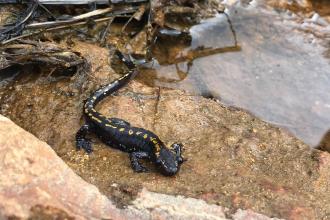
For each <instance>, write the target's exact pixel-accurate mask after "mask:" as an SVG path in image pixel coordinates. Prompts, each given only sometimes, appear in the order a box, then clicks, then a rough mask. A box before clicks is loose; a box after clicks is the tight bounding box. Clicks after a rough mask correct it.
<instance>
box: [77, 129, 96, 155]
mask: <svg viewBox="0 0 330 220" xmlns="http://www.w3.org/2000/svg"><path fill="white" fill-rule="evenodd" d="M89 132H90V126H89V125H88V124H84V125H83V126H81V128H80V129H79V131H78V132H77V134H76V146H77V149H78V150H80V149H81V148H82V149H84V150H85V151H86V152H87V153H91V152H92V151H93V149H92V144H91V142H90V139H88V138H86V136H87V134H88V133H89Z"/></svg>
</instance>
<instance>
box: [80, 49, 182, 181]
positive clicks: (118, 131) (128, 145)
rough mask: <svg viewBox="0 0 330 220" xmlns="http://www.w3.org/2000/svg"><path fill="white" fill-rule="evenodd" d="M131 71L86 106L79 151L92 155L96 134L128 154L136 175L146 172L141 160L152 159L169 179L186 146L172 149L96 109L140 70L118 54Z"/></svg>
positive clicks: (102, 88)
mask: <svg viewBox="0 0 330 220" xmlns="http://www.w3.org/2000/svg"><path fill="white" fill-rule="evenodd" d="M115 54H116V55H117V56H118V57H119V59H121V61H122V62H123V63H124V64H125V65H126V66H127V67H128V69H129V71H128V72H127V73H126V74H125V75H123V76H122V77H120V78H119V79H117V80H115V81H113V82H111V83H110V84H108V85H105V86H103V87H101V88H99V89H98V90H96V91H95V92H94V93H93V94H92V95H91V97H90V98H88V99H87V100H86V102H85V105H84V115H85V124H84V125H83V126H82V127H81V128H80V129H79V131H78V132H77V134H76V145H77V149H81V148H83V149H84V150H85V151H86V152H87V153H91V152H92V145H91V142H90V139H88V138H87V137H86V136H87V135H88V134H89V133H94V134H96V135H97V136H98V137H99V138H100V139H101V140H102V142H104V143H105V144H107V145H109V146H111V147H114V148H117V149H119V150H122V151H124V152H128V153H129V154H130V161H131V166H132V168H133V170H134V171H136V172H146V171H147V169H146V168H145V167H144V166H142V165H141V163H140V161H139V160H140V159H148V160H150V161H152V162H154V163H155V165H156V166H157V168H158V169H159V170H160V172H161V173H162V174H164V175H166V176H172V175H174V174H176V173H177V172H178V171H179V169H180V165H181V164H182V162H183V158H182V156H181V148H182V145H181V144H178V143H174V144H172V146H171V147H170V148H168V147H166V146H165V144H164V143H163V142H162V141H161V140H160V139H159V137H158V136H157V135H156V134H154V133H153V132H151V131H148V130H146V129H143V128H138V127H132V126H131V125H130V123H128V122H127V121H124V120H122V119H119V118H107V117H105V116H104V115H102V114H100V113H99V112H97V111H96V110H95V106H96V105H97V103H99V102H100V101H101V100H102V99H103V98H105V97H106V96H109V95H110V94H112V93H114V92H115V91H117V90H118V89H120V88H122V87H123V86H125V85H126V84H127V83H128V82H129V81H130V80H131V79H132V78H133V77H134V76H135V75H136V74H137V70H136V66H135V64H134V62H133V61H132V59H131V58H130V57H128V56H124V55H123V54H122V53H121V52H119V51H116V53H115Z"/></svg>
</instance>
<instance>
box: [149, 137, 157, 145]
mask: <svg viewBox="0 0 330 220" xmlns="http://www.w3.org/2000/svg"><path fill="white" fill-rule="evenodd" d="M150 141H151V142H152V143H154V144H158V142H157V139H156V138H153V137H150Z"/></svg>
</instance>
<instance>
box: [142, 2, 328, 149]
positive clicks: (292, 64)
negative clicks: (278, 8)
mask: <svg viewBox="0 0 330 220" xmlns="http://www.w3.org/2000/svg"><path fill="white" fill-rule="evenodd" d="M229 14H230V17H231V21H232V25H233V27H234V29H235V30H236V34H237V38H238V43H239V44H240V45H241V48H242V50H241V51H239V50H238V49H237V47H236V45H235V39H234V38H233V35H232V32H231V29H230V26H229V24H228V22H227V19H226V17H225V16H224V15H219V16H217V17H216V18H213V19H211V20H208V21H206V22H204V23H202V24H200V25H197V26H195V27H193V28H192V29H191V39H190V40H189V41H184V40H183V42H181V43H180V44H178V43H177V41H176V42H175V43H176V45H175V44H174V41H173V44H172V43H171V41H170V40H169V41H165V40H164V42H160V43H159V44H158V45H160V46H158V47H159V48H155V50H154V52H155V55H156V58H157V59H158V61H159V63H157V64H155V65H154V66H153V68H151V69H148V70H145V71H144V74H142V75H144V76H146V75H148V76H150V79H151V81H152V83H153V84H154V85H157V86H165V87H171V88H180V89H184V90H189V91H192V92H194V93H197V94H202V95H206V96H212V97H217V98H220V99H221V100H222V102H224V103H225V104H228V105H232V106H237V107H241V108H244V109H247V110H249V111H251V112H252V113H253V114H255V115H257V116H258V117H260V118H262V119H263V120H265V121H268V122H271V123H274V124H276V125H279V126H282V127H286V128H288V129H289V130H290V131H291V132H292V133H293V134H295V135H296V136H297V137H299V138H300V139H302V140H304V141H305V142H306V143H308V144H310V145H311V146H315V145H317V144H318V142H319V141H320V139H321V138H322V136H323V134H324V133H325V132H326V131H327V130H328V129H329V128H330V95H329V94H330V86H329V85H330V68H329V67H330V65H329V60H327V59H326V58H324V57H323V56H322V51H321V50H320V49H319V48H318V46H317V45H316V44H314V43H313V41H309V40H308V39H306V38H304V37H303V35H302V33H299V32H295V31H294V30H292V29H291V28H289V27H288V26H286V25H285V21H283V19H282V18H281V17H280V16H277V15H273V14H272V15H271V14H268V13H267V14H266V13H265V12H261V11H259V10H255V9H245V8H235V9H232V10H231V11H230V12H229ZM187 42H189V45H188V43H187ZM212 48H218V49H219V50H220V51H218V52H220V53H217V52H215V53H212V54H213V55H210V56H204V55H207V53H208V52H210V51H211V50H212ZM221 48H222V49H221ZM233 48H235V49H234V50H232V49H233ZM200 49H202V50H200ZM205 49H206V50H205ZM207 50H210V51H207ZM196 51H197V52H201V51H207V53H206V54H201V56H198V55H196ZM202 55H203V56H204V57H203V56H202Z"/></svg>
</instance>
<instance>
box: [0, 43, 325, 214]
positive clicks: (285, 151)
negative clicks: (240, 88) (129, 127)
mask: <svg viewBox="0 0 330 220" xmlns="http://www.w3.org/2000/svg"><path fill="white" fill-rule="evenodd" d="M62 44H63V46H67V44H66V42H62ZM70 46H71V48H70V49H71V50H73V51H77V52H79V53H80V54H81V56H82V57H84V58H85V59H86V61H87V63H88V65H86V66H85V67H84V69H81V70H79V71H78V73H79V74H76V75H74V76H69V77H68V76H60V77H50V76H48V75H45V74H44V73H43V72H42V71H40V70H38V69H27V70H26V73H25V74H21V75H20V76H19V77H17V78H16V79H15V80H14V81H12V82H10V83H8V84H6V85H4V86H2V87H1V89H0V94H1V113H2V114H3V115H5V116H6V117H8V118H10V119H11V120H13V121H14V122H15V123H16V124H17V125H19V126H21V127H22V128H24V129H25V130H27V131H29V132H30V133H32V134H33V135H35V136H36V137H37V138H36V137H34V136H33V135H31V134H29V133H28V132H26V131H24V130H23V129H21V128H19V127H18V126H17V125H15V124H14V123H13V122H11V121H10V120H9V119H7V118H5V117H3V116H0V117H1V118H0V124H1V125H0V152H1V154H0V156H1V157H2V158H1V160H0V161H1V162H0V175H2V176H1V180H2V181H0V198H1V199H0V200H1V201H2V202H0V218H4V219H6V218H12V219H16V218H18V219H19V218H31V219H47V218H48V219H54V218H56V217H57V219H74V218H76V219H91V218H94V219H131V218H133V217H134V218H137V219H139V218H140V219H171V218H172V219H270V218H271V217H273V218H283V219H329V216H330V205H329V204H330V181H329V179H330V154H329V153H327V152H322V151H319V150H312V149H311V148H310V147H308V146H307V145H305V144H304V143H303V142H301V141H300V140H298V139H296V138H295V137H293V136H292V135H291V134H289V133H288V132H287V131H286V130H284V129H280V128H277V127H276V126H273V125H270V124H268V123H265V122H263V121H262V120H260V119H258V118H256V117H254V116H253V115H251V114H249V113H247V112H245V111H243V110H240V109H235V108H230V107H225V106H223V105H222V104H221V103H220V102H218V101H215V100H213V99H207V98H203V97H201V96H197V95H194V94H191V93H188V92H183V91H180V90H172V89H166V88H160V87H150V86H148V85H146V84H145V79H144V76H143V75H139V76H138V77H137V78H136V79H135V80H134V81H132V82H131V83H130V84H129V86H127V87H126V88H124V89H122V90H121V91H120V92H119V93H117V94H116V95H115V96H111V97H109V98H107V99H105V100H104V101H103V102H101V103H100V104H99V105H98V110H99V111H101V112H102V113H103V114H105V115H107V116H113V117H118V118H123V119H125V120H127V121H129V122H131V124H133V125H134V126H139V127H144V128H146V129H150V130H152V131H154V132H155V133H157V134H158V135H159V136H160V137H161V138H162V140H164V142H166V143H172V142H175V141H178V142H182V143H183V144H184V152H183V155H184V157H185V158H187V159H188V160H187V162H185V163H184V164H183V166H182V169H181V171H180V172H179V174H178V175H176V176H175V177H173V178H168V177H163V176H161V175H160V174H158V173H157V172H156V171H155V170H154V169H153V166H152V164H148V166H149V167H150V169H151V171H150V172H149V173H143V174H137V173H134V172H133V171H132V170H131V168H130V164H129V159H128V155H127V154H126V153H123V152H119V151H116V150H113V149H111V148H109V147H107V146H105V145H104V144H102V143H101V142H100V141H99V140H97V139H96V138H94V139H93V141H94V144H93V146H94V152H93V153H92V154H91V155H87V154H85V153H84V152H83V151H76V149H75V146H74V136H75V132H76V131H77V130H78V129H79V127H80V126H81V124H82V105H83V104H82V103H83V100H84V99H85V98H86V97H87V96H88V95H89V94H90V92H91V91H93V90H94V89H95V88H97V87H98V86H99V85H100V84H105V83H107V82H110V81H112V80H113V79H115V78H117V77H119V76H120V74H119V73H118V72H120V70H118V71H114V70H113V69H112V68H111V67H110V66H109V59H108V55H109V54H108V51H107V50H106V49H104V48H101V47H99V46H97V45H95V44H92V43H85V42H81V41H78V40H74V41H73V42H71V44H70ZM115 67H116V66H114V67H113V68H115ZM32 72H34V74H31V73H32ZM42 141H44V142H42ZM45 142H47V144H48V145H47V144H46V143H45ZM77 174H78V175H77ZM258 213H261V214H258ZM267 216H268V217H267Z"/></svg>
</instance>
